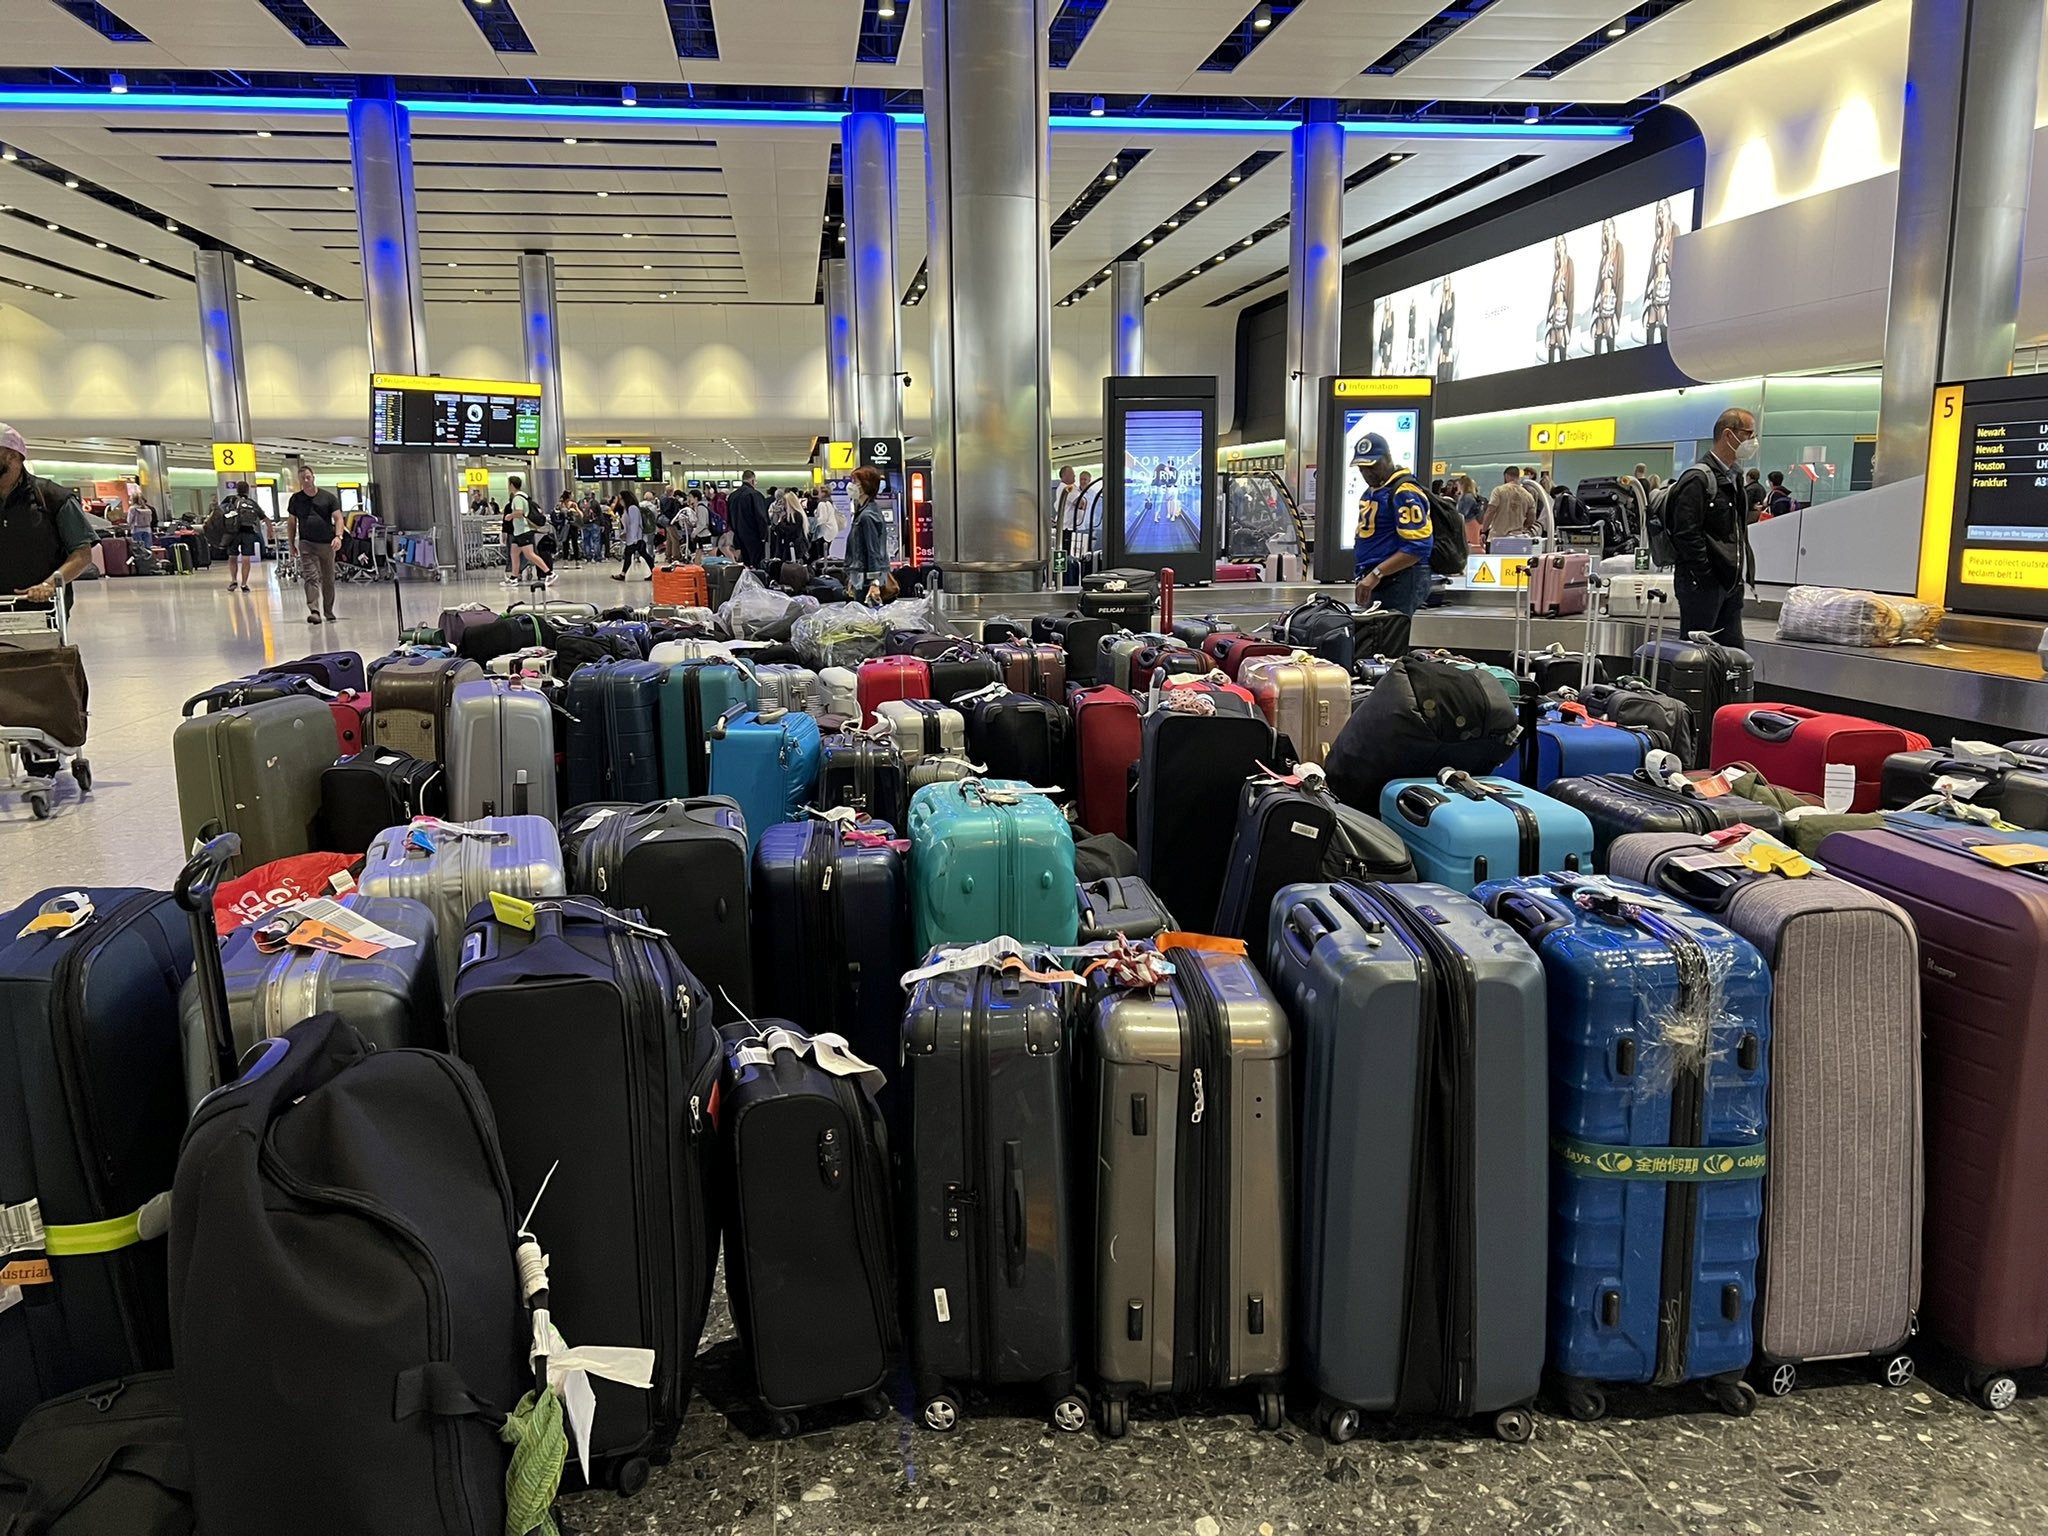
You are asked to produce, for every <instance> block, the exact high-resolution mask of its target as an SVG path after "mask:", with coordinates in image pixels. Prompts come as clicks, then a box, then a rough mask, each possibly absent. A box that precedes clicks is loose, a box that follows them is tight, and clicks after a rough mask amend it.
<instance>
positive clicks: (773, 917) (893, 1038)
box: [754, 821, 911, 1065]
mask: <svg viewBox="0 0 2048 1536" xmlns="http://www.w3.org/2000/svg"><path fill="white" fill-rule="evenodd" d="M754 904H755V909H756V910H755V913H754V937H755V941H756V945H757V952H756V954H755V957H754V959H755V966H756V974H757V977H758V980H759V986H758V988H757V990H756V996H758V997H759V998H760V1006H761V1011H762V1012H763V1013H771V1014H775V1015H777V1016H779V1017H782V1018H789V1019H798V1020H801V1021H802V1023H803V1026H804V1028H806V1029H808V1030H810V1031H812V1032H813V1033H817V1032H820V1031H830V1032H831V1033H833V1034H836V1035H840V1036H842V1037H844V1038H845V1039H846V1040H847V1041H848V1042H849V1043H850V1044H851V1045H852V1046H853V1050H854V1054H855V1055H857V1056H859V1057H860V1058H861V1059H862V1060H863V1061H871V1062H875V1063H877V1064H882V1063H888V1064H891V1065H893V1064H894V1062H895V1061H896V1058H897V1055H898V1051H897V1037H898V1034H899V1032H900V1030H901V1028H902V1022H903V991H902V988H901V986H900V985H899V984H898V982H897V978H898V977H899V976H901V975H902V974H903V973H904V972H905V971H907V970H909V969H910V966H911V954H910V908H909V905H908V888H907V886H906V885H905V881H904V856H903V854H902V853H901V852H900V851H898V849H897V848H895V847H892V846H891V845H890V843H889V842H888V840H887V839H885V838H883V837H880V836H877V835H874V834H870V833H862V832H857V831H854V830H852V829H849V828H846V827H844V826H842V825H841V824H839V823H836V822H826V821H786V822H783V823H781V824H780V825H779V826H773V827H770V828H769V829H768V830H767V831H766V832H764V833H762V834H761V845H760V846H759V847H758V848H756V849H755V850H754Z"/></svg>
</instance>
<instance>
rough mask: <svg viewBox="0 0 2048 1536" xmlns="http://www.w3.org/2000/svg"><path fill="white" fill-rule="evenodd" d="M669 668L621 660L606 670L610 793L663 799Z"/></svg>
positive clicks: (629, 797) (642, 799) (612, 796)
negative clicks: (663, 707) (663, 698)
mask: <svg viewBox="0 0 2048 1536" xmlns="http://www.w3.org/2000/svg"><path fill="white" fill-rule="evenodd" d="M667 680H668V668H667V667H664V666H657V665H656V664H655V663H653V662H651V661H621V662H618V663H616V664H614V665H612V666H610V667H607V668H606V669H605V698H604V705H605V756H606V769H607V779H606V783H605V798H607V799H612V800H631V801H633V802H634V803H636V804H639V803H643V802H645V801H649V800H659V799H660V798H661V782H662V772H661V691H662V687H663V685H664V684H665V683H666V682H667Z"/></svg>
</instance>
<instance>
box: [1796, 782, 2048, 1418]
mask: <svg viewBox="0 0 2048 1536" xmlns="http://www.w3.org/2000/svg"><path fill="white" fill-rule="evenodd" d="M2037 836H2039V834H2030V833H2012V832H1994V831H1991V830H1989V829H1986V828H1980V827H1963V826H1954V827H1942V826H1937V825H1929V824H1926V823H1922V822H1919V821H1914V822H1911V823H1909V824H1906V825H1903V826H1901V827H1900V828H1899V830H1895V831H1885V832H1837V833H1836V834H1834V835H1833V836H1832V837H1829V838H1828V839H1826V840H1825V841H1824V842H1822V844H1821V845H1820V847H1821V853H1820V856H1821V858H1822V860H1823V861H1824V862H1825V863H1826V865H1827V867H1828V871H1829V872H1830V873H1831V874H1834V875H1837V876H1839V877H1840V878H1842V879H1844V880H1847V881H1849V882H1850V883H1852V884H1855V885H1860V886H1862V887H1863V888H1864V889H1865V890H1867V891H1872V892H1874V893H1876V894H1877V895H1879V896H1883V897H1885V898H1886V899H1887V900H1889V901H1891V902H1893V903H1894V904H1896V905H1897V906H1900V907H1903V908H1904V909H1905V910H1906V912H1907V914H1908V915H1909V916H1911V918H1912V919H1913V926H1914V927H1915V928H1916V929H1918V930H1919V934H1920V1006H1921V1030H1920V1038H1921V1070H1922V1072H1923V1073H1924V1080H1923V1091H1924V1095H1925V1116H1926V1119H1925V1127H1926V1129H1925V1134H1926V1151H1927V1204H1926V1227H1925V1233H1924V1237H1923V1247H1924V1260H1923V1268H1922V1278H1921V1301H1920V1313H1921V1325H1922V1326H1923V1327H1924V1328H1925V1329H1926V1330H1927V1332H1928V1334H1929V1335H1930V1336H1931V1337H1932V1338H1933V1339H1934V1341H1935V1342H1936V1343H1938V1344H1941V1345H1944V1346H1946V1347H1947V1348H1948V1349H1950V1350H1952V1351H1953V1352H1954V1353H1955V1354H1957V1355H1958V1356H1960V1357H1961V1358H1962V1360H1963V1362H1964V1366H1965V1373H1966V1374H1965V1384H1966V1385H1967V1387H1968V1389H1969V1392H1970V1395H1971V1396H1972V1397H1974V1398H1975V1399H1976V1400H1977V1401H1978V1402H1979V1403H1981V1404H1983V1405H1984V1406H1985V1407H1987V1408H1993V1409H2003V1408H2007V1407H2010V1406H2011V1405H2012V1403H2013V1402H2014V1401H2015V1399H2016V1398H2017V1397H2018V1395H2019V1387H2018V1384H2017V1383H2016V1382H2015V1381H2014V1379H2013V1376H2014V1372H2015V1371H2016V1370H2018V1369H2023V1368H2024V1369H2031V1368H2033V1367H2035V1366H2038V1365H2040V1364H2042V1363H2043V1362H2044V1361H2048V1223H2043V1221H2042V1220H2041V1215H2040V1211H2041V1201H2040V1197H2039V1192H2038V1189H2037V1185H2036V1181H2035V1180H2033V1179H2032V1178H2028V1177H2021V1176H2019V1175H2018V1173H2017V1170H2021V1169H2030V1168H2038V1167H2040V1166H2042V1164H2043V1162H2044V1161H2048V1116H2044V1115H2043V1114H2042V1113H2041V1104H2042V1096H2043V1091H2044V1090H2043V1086H2042V1076H2041V1073H2042V1067H2043V1063H2044V1061H2048V1056H2044V1051H2043V1048H2044V1045H2048V880H2044V879H2042V878H2041V877H2040V876H2038V875H2036V874H2032V873H2028V872H2026V871H2023V870H2020V869H2001V868H2000V867H1999V866H1998V865H1996V864H1994V863H1993V862H1992V861H1991V860H1990V859H1988V858H1986V857H1984V856H1983V855H1982V854H1980V853H1977V852H1974V851H1973V850H1974V849H1977V848H1982V847H1991V846H1996V845H1999V844H2008V843H2015V842H2021V841H2027V840H2031V839H2033V838H2034V837H2037Z"/></svg>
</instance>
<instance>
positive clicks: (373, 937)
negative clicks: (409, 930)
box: [292, 896, 414, 949]
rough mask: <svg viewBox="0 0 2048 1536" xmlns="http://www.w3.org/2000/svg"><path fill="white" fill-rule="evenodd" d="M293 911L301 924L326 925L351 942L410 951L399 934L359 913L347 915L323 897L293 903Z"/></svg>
mask: <svg viewBox="0 0 2048 1536" xmlns="http://www.w3.org/2000/svg"><path fill="white" fill-rule="evenodd" d="M292 911H293V912H294V913H295V914H296V915H297V917H298V918H299V920H300V921H301V922H305V921H311V922H316V923H326V924H328V925H329V926H330V927H334V928H339V929H340V930H341V931H342V932H343V933H345V934H347V935H348V936H349V937H350V938H352V939H360V940H362V942H363V943H365V944H376V945H379V946H381V947H383V948H385V949H411V948H413V947H414V941H413V940H411V939H408V938H407V937H406V936H405V935H404V934H402V933H393V932H392V931H391V930H390V929H389V928H386V927H385V926H384V925H383V924H382V923H373V922H371V921H370V920H369V919H368V918H367V917H364V916H363V915H362V913H360V912H353V911H350V910H349V909H348V908H347V907H344V906H343V905H342V904H341V903H340V902H338V901H330V900H329V899H328V898H327V897H325V896H315V897H312V898H310V899H308V900H306V901H300V902H294V903H293V904H292Z"/></svg>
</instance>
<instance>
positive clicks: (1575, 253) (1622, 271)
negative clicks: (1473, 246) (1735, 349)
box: [1372, 192, 1693, 382]
mask: <svg viewBox="0 0 2048 1536" xmlns="http://www.w3.org/2000/svg"><path fill="white" fill-rule="evenodd" d="M1692 203H1693V199H1692V194H1691V193H1690V192H1679V193H1674V194H1673V195H1671V196H1669V197H1663V198H1659V199H1658V200H1657V201H1656V202H1654V203H1645V204H1644V205H1643V206H1642V207H1640V208H1631V209H1630V210H1629V211H1628V212H1626V213H1618V214H1615V215H1613V216H1612V217H1611V218H1606V219H1602V220H1601V221H1600V222H1599V223H1597V224H1588V225H1586V226H1585V227H1584V228H1583V229H1574V230H1569V231H1567V232H1566V233H1564V234H1561V235H1556V236H1553V237H1552V238H1551V239H1548V240H1545V241H1542V242H1540V243H1538V244H1536V245H1527V246H1523V247H1522V248H1521V249H1520V250H1515V251H1509V252H1507V253H1506V254H1505V255H1501V256H1495V257H1493V258H1491V259H1490V260H1487V261H1482V262H1479V263H1477V264H1476V265H1474V266H1470V267H1464V268H1461V269H1460V270H1459V271H1456V272H1452V273H1449V274H1447V275H1445V276H1443V277H1435V278H1431V279H1430V280H1429V281H1428V282H1426V283H1416V284H1415V285H1414V286H1412V287H1408V288H1403V289H1402V290H1400V291H1399V292H1398V293H1390V294H1387V295H1385V296H1384V297H1382V298H1380V299H1378V300H1376V301H1375V302H1374V304H1373V308H1372V359H1373V363H1372V368H1373V372H1374V373H1377V374H1420V373H1426V374H1431V375H1434V376H1435V377H1436V379H1437V380H1439V381H1440V382H1449V381H1450V380H1452V379H1476V378H1479V377H1480V376H1482V375H1484V374H1489V373H1506V372H1509V371H1510V370H1512V369H1516V368H1534V367H1538V366H1540V365H1541V364H1544V363H1560V362H1563V361H1564V360H1565V359H1567V358H1573V357H1593V356H1596V355H1598V354H1600V353H1605V352H1624V351H1627V350H1628V349H1630V348H1632V347H1641V346H1647V345H1650V344H1652V343H1656V342H1664V341H1668V340H1669V339H1670V325H1671V269H1672V249H1673V246H1674V245H1675V244H1676V242H1677V239H1678V237H1679V236H1680V235H1682V234H1686V233H1688V232H1689V231H1690V230H1691V228H1692Z"/></svg>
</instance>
